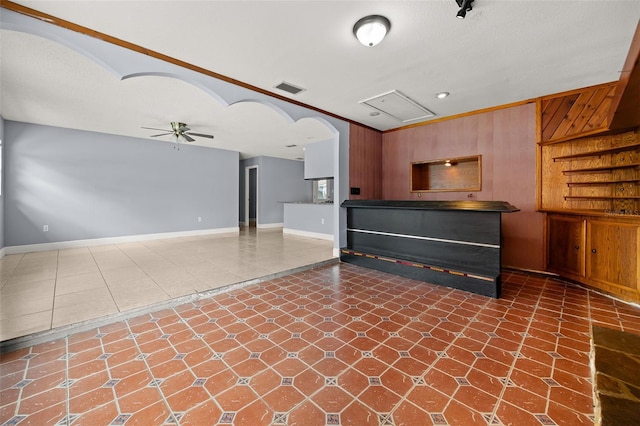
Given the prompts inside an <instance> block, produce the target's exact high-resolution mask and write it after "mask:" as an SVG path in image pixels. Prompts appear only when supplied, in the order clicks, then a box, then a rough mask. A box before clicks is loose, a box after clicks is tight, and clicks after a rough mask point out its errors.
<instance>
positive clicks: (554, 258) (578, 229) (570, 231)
mask: <svg viewBox="0 0 640 426" xmlns="http://www.w3.org/2000/svg"><path fill="white" fill-rule="evenodd" d="M547 245H548V250H547V268H548V269H549V270H552V271H557V272H561V273H566V274H570V275H578V276H581V277H584V272H585V271H584V246H585V221H584V219H581V218H576V217H566V216H554V215H549V216H548V217H547Z"/></svg>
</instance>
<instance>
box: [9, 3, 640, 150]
mask: <svg viewBox="0 0 640 426" xmlns="http://www.w3.org/2000/svg"><path fill="white" fill-rule="evenodd" d="M16 3H17V4H20V5H24V6H27V7H30V8H33V9H36V10H38V11H41V12H43V13H47V14H51V15H53V16H55V17H57V18H61V19H65V20H67V21H70V22H73V23H75V24H78V25H82V26H85V27H88V28H90V29H92V30H96V31H99V32H102V33H105V34H108V35H110V36H114V37H117V38H119V39H122V40H125V41H127V42H130V43H133V44H136V45H139V46H142V47H144V48H147V49H151V50H153V51H157V52H159V53H162V54H165V55H168V56H170V57H174V58H176V59H179V60H182V61H185V62H188V63H190V64H193V65H196V66H199V67H202V68H205V69H207V70H210V71H213V72H215V73H219V74H222V75H225V76H228V77H230V78H233V79H236V80H238V81H241V82H244V83H247V84H250V85H253V86H255V87H258V88H260V89H263V90H267V91H271V92H274V93H277V94H278V95H281V96H285V97H287V98H291V99H295V100H296V101H299V102H302V103H304V104H307V105H310V106H312V107H314V108H318V109H321V110H324V111H328V112H330V113H333V114H336V115H339V116H342V117H345V118H347V119H349V120H353V121H356V122H359V123H362V124H365V125H367V126H370V127H373V128H376V129H379V130H388V129H393V128H397V127H400V126H402V125H403V124H406V123H402V122H399V121H398V120H396V119H394V118H392V117H388V116H385V115H384V114H381V115H378V116H375V117H374V116H371V115H370V113H371V112H372V110H371V109H370V108H369V107H367V106H364V105H361V104H360V103H359V102H360V101H362V100H364V99H368V98H371V97H373V96H376V95H379V94H382V93H386V92H389V91H391V90H398V91H400V92H402V93H403V94H405V95H406V96H408V97H409V98H411V99H413V100H414V101H417V102H418V103H420V104H422V105H423V106H425V107H426V108H428V109H429V110H431V111H433V112H434V113H435V114H436V117H435V118H440V117H446V116H450V115H455V114H460V113H464V112H469V111H474V110H478V109H483V108H488V107H493V106H498V105H503V104H508V103H512V102H518V101H522V100H526V99H531V98H534V97H538V96H542V95H547V94H552V93H557V92H561V91H565V90H570V89H575V88H579V87H585V86H590V85H594V84H599V83H604V82H609V81H614V80H618V78H619V76H620V71H621V68H622V65H623V64H624V60H625V58H626V55H627V52H628V50H629V45H630V42H631V39H632V37H633V34H634V32H635V29H636V26H637V25H638V21H639V19H640V1H639V0H626V1H614V0H601V1H595V0H582V1H565V0H557V1H540V0H476V1H475V2H474V9H473V10H472V11H471V12H469V13H468V14H467V18H466V19H464V20H459V19H456V18H455V14H456V12H457V6H456V3H455V1H454V0H427V1H385V2H377V1H178V0H174V1H153V2H152V1H134V0H129V1H126V2H125V1H98V0H95V1H90V0H84V1H74V0H68V1H55V2H54V1H37V0H34V1H30V0H26V1H17V2H16ZM369 14H381V15H384V16H386V17H387V18H388V19H389V20H390V21H391V26H392V28H391V31H390V33H389V34H388V36H387V38H386V39H385V40H383V41H382V43H381V44H379V45H378V46H376V47H373V48H367V47H364V46H362V45H360V44H359V43H358V42H357V41H356V39H355V38H354V36H353V33H352V27H353V24H354V23H355V21H357V20H358V19H359V18H361V17H363V16H365V15H369ZM1 47H2V51H1V55H2V56H1V59H2V74H3V75H2V92H3V96H2V101H1V102H2V104H1V106H2V109H1V112H2V114H3V116H5V118H7V119H12V120H18V121H27V122H36V123H41V124H50V125H56V126H61V127H72V128H82V129H87V130H95V131H100V132H106V133H114V134H124V135H130V136H136V137H145V136H148V134H145V133H144V132H140V129H139V127H140V126H150V127H161V128H164V127H166V126H167V125H168V121H176V120H182V121H185V122H187V123H188V124H189V125H191V127H192V129H193V130H194V131H197V132H198V131H199V132H203V133H209V132H211V133H213V134H215V135H216V139H214V141H213V144H212V145H211V146H218V147H225V148H228V149H236V150H239V151H241V152H243V156H245V157H246V156H251V155H255V154H260V155H273V156H280V157H284V158H296V157H299V156H300V155H301V154H300V152H292V151H286V150H284V148H283V146H284V145H286V144H290V143H297V144H299V145H302V144H304V143H306V142H308V141H313V140H321V139H326V138H327V137H329V136H330V134H329V131H328V129H327V128H326V127H324V126H323V125H322V124H320V123H319V122H317V121H314V120H309V119H304V120H301V121H298V122H297V123H296V122H295V120H294V121H293V122H291V121H287V120H286V119H283V118H282V116H281V114H278V112H277V111H274V110H273V109H271V108H269V107H268V106H265V105H262V104H259V103H251V102H243V103H241V104H234V105H232V106H229V107H227V106H226V105H223V104H221V103H220V102H217V101H216V100H215V99H214V98H213V97H212V96H210V95H209V94H206V93H203V92H202V91H201V90H200V89H198V88H196V87H194V86H192V85H191V84H189V83H185V82H182V81H179V80H175V79H171V78H167V77H159V76H156V77H143V78H132V79H127V80H123V81H120V80H119V79H118V78H116V77H114V76H113V75H112V73H110V72H108V71H107V70H106V69H105V68H103V67H101V66H98V65H97V64H95V63H93V62H92V61H90V60H88V59H87V58H86V57H85V56H82V55H80V54H78V53H76V52H74V51H71V50H70V49H69V48H68V47H63V46H61V45H58V44H57V43H55V42H52V41H48V40H44V39H41V38H39V37H35V36H28V35H25V34H23V33H20V34H19V33H16V32H12V31H7V30H3V32H2V46H1ZM61 59H63V60H61ZM27 76H28V78H27ZM283 80H284V81H287V82H289V83H292V84H295V85H298V86H301V87H304V88H305V89H306V90H305V91H304V92H302V93H300V94H298V95H295V96H294V95H289V94H287V93H285V92H281V91H278V90H277V89H275V88H274V86H275V85H277V84H278V83H280V82H281V81H283ZM440 91H448V92H450V93H451V96H449V97H448V98H446V99H443V100H437V99H436V98H435V94H436V93H437V92H440ZM5 94H7V95H8V96H5ZM177 100H179V101H177ZM39 105H44V106H47V105H56V109H57V111H51V110H49V108H45V107H44V106H42V107H40V108H41V109H40V110H38V107H39ZM169 117H171V118H169ZM165 122H167V124H164V123H165ZM294 123H295V124H294ZM280 132H282V133H280ZM205 143H206V141H205ZM271 145H273V147H272V148H273V149H271V150H269V149H268V146H271ZM276 145H277V146H278V149H277V150H276V149H275V148H276ZM234 147H235V148H234Z"/></svg>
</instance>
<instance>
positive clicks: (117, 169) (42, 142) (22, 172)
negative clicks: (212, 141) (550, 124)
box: [3, 120, 239, 246]
mask: <svg viewBox="0 0 640 426" xmlns="http://www.w3.org/2000/svg"><path fill="white" fill-rule="evenodd" d="M4 130H5V139H4V142H3V145H4V150H5V172H6V173H5V177H6V180H5V185H4V189H5V193H4V197H3V198H4V201H5V212H4V213H5V214H4V221H5V235H4V238H5V245H6V246H18V245H25V244H37V243H46V242H59V241H73V240H83V239H91V238H103V237H115V236H127V235H142V234H154V233H163V232H178V231H193V230H199V229H215V228H231V227H236V226H237V224H238V223H237V220H236V217H237V210H236V208H237V205H238V180H237V179H236V176H238V164H239V154H238V153H237V152H234V151H225V150H219V149H211V148H203V147H198V146H190V145H182V147H181V149H180V151H178V150H175V149H174V145H173V144H171V143H166V142H156V141H148V140H145V139H137V138H129V137H122V136H114V135H107V134H102V133H94V132H85V131H77V130H70V129H62V128H56V127H49V126H40V125H34V124H27V123H20V122H14V121H8V120H7V121H5V129H4ZM198 217H201V218H202V221H201V222H198V220H197V218H198ZM43 225H48V226H49V231H48V232H43Z"/></svg>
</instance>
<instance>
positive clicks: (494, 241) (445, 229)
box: [340, 200, 519, 298]
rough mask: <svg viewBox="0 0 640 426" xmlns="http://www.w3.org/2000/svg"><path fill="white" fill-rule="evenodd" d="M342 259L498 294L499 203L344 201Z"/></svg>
mask: <svg viewBox="0 0 640 426" xmlns="http://www.w3.org/2000/svg"><path fill="white" fill-rule="evenodd" d="M341 206H342V207H345V208H347V247H344V248H342V249H341V255H340V259H341V260H342V261H343V262H348V263H353V264H357V265H360V266H364V267H368V268H371V269H376V270H379V271H384V272H389V273H392V274H396V275H401V276H404V277H408V278H412V279H417V280H422V281H426V282H430V283H432V284H439V285H444V286H448V287H453V288H458V289H461V290H466V291H470V292H473V293H478V294H482V295H485V296H491V297H496V298H497V297H500V287H501V282H500V271H501V261H500V254H501V223H502V213H512V212H517V211H519V210H518V209H517V208H516V207H514V206H512V205H511V204H509V203H506V202H503V201H405V200H391V201H388V200H347V201H344V202H343V203H342V204H341Z"/></svg>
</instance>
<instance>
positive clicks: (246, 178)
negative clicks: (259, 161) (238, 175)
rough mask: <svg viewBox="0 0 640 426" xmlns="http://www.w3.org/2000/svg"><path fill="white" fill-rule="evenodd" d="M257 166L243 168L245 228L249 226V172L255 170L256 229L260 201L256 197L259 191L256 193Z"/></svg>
mask: <svg viewBox="0 0 640 426" xmlns="http://www.w3.org/2000/svg"><path fill="white" fill-rule="evenodd" d="M258 168H259V167H258V166H257V165H256V166H246V167H245V168H244V224H245V226H247V227H248V226H249V223H250V222H249V210H250V208H249V204H250V198H249V197H250V193H249V184H250V182H249V176H250V174H249V170H251V169H256V228H257V227H258V212H259V210H260V209H259V204H258V202H259V201H260V197H259V196H258V194H259V193H260V191H258V187H259V185H260V179H259V175H260V173H259V171H258Z"/></svg>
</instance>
